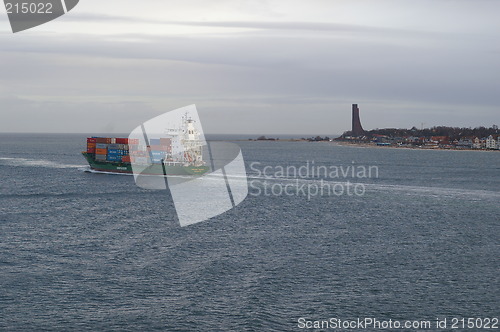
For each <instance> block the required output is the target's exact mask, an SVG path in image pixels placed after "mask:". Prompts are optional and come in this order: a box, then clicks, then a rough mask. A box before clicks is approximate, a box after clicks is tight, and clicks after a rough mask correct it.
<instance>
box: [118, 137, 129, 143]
mask: <svg viewBox="0 0 500 332" xmlns="http://www.w3.org/2000/svg"><path fill="white" fill-rule="evenodd" d="M116 144H128V138H117V139H116Z"/></svg>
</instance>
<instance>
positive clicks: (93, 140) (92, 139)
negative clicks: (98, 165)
mask: <svg viewBox="0 0 500 332" xmlns="http://www.w3.org/2000/svg"><path fill="white" fill-rule="evenodd" d="M95 140H96V138H95V137H88V138H87V143H95Z"/></svg>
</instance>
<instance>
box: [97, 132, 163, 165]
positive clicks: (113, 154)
mask: <svg viewBox="0 0 500 332" xmlns="http://www.w3.org/2000/svg"><path fill="white" fill-rule="evenodd" d="M149 143H150V145H149V146H140V145H139V140H138V139H128V138H112V137H89V138H87V153H89V154H94V155H95V160H98V161H107V162H123V163H130V162H132V161H134V162H137V163H144V164H146V163H148V161H149V159H151V161H152V162H153V163H161V162H162V160H166V159H167V158H168V155H169V154H171V152H172V139H171V138H160V139H151V140H150V142H149Z"/></svg>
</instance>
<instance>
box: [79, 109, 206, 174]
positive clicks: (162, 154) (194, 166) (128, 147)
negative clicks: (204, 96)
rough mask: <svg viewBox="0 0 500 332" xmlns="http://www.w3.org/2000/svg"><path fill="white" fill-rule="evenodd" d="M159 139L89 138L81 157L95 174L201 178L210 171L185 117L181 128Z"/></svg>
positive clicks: (192, 127) (195, 134) (200, 146)
mask: <svg viewBox="0 0 500 332" xmlns="http://www.w3.org/2000/svg"><path fill="white" fill-rule="evenodd" d="M167 131H168V134H163V136H164V137H161V138H147V137H145V138H144V140H140V139H136V138H134V139H130V138H115V137H89V138H87V150H86V151H83V152H82V154H83V156H84V157H85V159H87V162H88V163H89V165H90V168H91V169H92V170H94V171H100V172H111V173H133V168H134V166H137V167H139V168H140V169H141V174H150V175H202V174H204V173H206V172H208V171H209V167H208V166H206V163H205V162H204V161H203V150H202V147H203V143H202V141H200V139H199V136H200V135H199V133H198V131H197V130H196V128H195V126H194V120H192V119H189V118H188V117H187V115H186V116H185V117H184V118H183V124H182V127H181V128H179V129H169V130H167Z"/></svg>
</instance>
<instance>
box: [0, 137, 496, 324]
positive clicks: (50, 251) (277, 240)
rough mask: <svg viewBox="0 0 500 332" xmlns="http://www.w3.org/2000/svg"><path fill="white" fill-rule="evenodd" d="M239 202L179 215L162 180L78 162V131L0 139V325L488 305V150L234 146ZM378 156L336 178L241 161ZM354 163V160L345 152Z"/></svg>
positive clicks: (491, 240) (487, 309)
mask: <svg viewBox="0 0 500 332" xmlns="http://www.w3.org/2000/svg"><path fill="white" fill-rule="evenodd" d="M238 144H239V145H240V146H241V148H242V151H243V154H244V158H245V161H246V164H247V166H248V168H247V171H248V173H249V176H250V178H249V181H250V183H251V184H252V186H253V187H252V188H251V189H250V195H249V196H248V198H247V199H246V200H245V201H244V202H243V203H242V204H241V205H239V206H238V207H236V208H235V209H233V210H231V211H229V212H227V213H225V214H223V215H221V216H218V217H216V218H213V219H211V220H209V221H206V222H202V223H199V224H196V225H192V226H189V227H184V228H181V227H180V226H179V225H178V222H177V219H176V214H175V209H174V206H173V203H172V201H171V199H170V197H169V196H167V194H166V192H164V191H148V190H143V189H140V188H138V187H136V186H135V184H134V180H133V177H131V176H118V175H104V174H92V173H86V172H84V171H83V170H82V169H83V168H84V166H85V163H84V159H83V157H81V156H80V155H79V153H80V151H81V150H82V149H83V148H84V136H83V135H6V134H4V135H0V179H1V182H0V183H1V185H0V330H8V331H43V330H57V331H72V330H75V331H76V330H89V331H114V330H120V331H123V330H129V331H152V330H161V331H272V330H276V331H294V330H299V329H298V327H297V326H298V324H297V320H298V319H299V318H300V317H305V318H307V319H310V320H320V319H329V318H332V317H337V318H340V319H356V318H358V317H360V318H363V317H375V318H378V319H381V320H383V319H393V320H398V319H399V320H417V319H428V320H431V321H435V319H436V318H445V317H448V318H452V317H466V318H467V317H498V316H499V308H500V305H499V298H500V291H499V284H500V283H499V268H500V262H499V259H498V257H500V246H499V244H500V240H499V233H500V232H499V231H500V227H499V224H500V217H499V216H500V153H497V152H473V151H471V152H465V151H417V150H399V149H387V148H354V147H342V146H334V145H332V144H329V143H291V142H238ZM307 161H314V162H315V164H316V165H337V166H348V165H366V166H370V165H371V166H377V167H378V169H379V176H378V177H375V178H367V179H365V178H362V179H359V178H355V179H353V178H351V179H348V180H349V181H351V182H353V183H363V184H364V185H365V189H366V192H365V193H364V194H363V195H362V196H348V195H340V196H332V195H319V196H314V197H309V199H308V197H304V196H302V195H291V196H287V195H280V196H274V195H269V196H265V195H262V194H261V195H256V191H257V189H256V188H259V189H264V188H266V187H267V188H271V187H272V186H279V185H282V186H284V185H286V184H288V183H290V184H291V185H292V186H293V185H297V183H300V184H303V183H305V184H307V185H311V184H312V185H317V184H318V183H320V182H319V181H321V180H325V181H331V182H330V183H337V182H339V183H342V182H344V181H346V179H331V178H328V177H324V176H320V177H310V178H308V179H299V180H300V181H298V180H297V182H295V179H293V178H290V177H286V176H285V177H277V178H276V177H275V178H272V179H266V178H264V176H263V175H262V174H260V176H259V174H258V172H257V171H255V170H252V169H250V164H251V163H252V162H259V163H260V164H258V167H257V166H255V164H254V167H253V168H254V169H255V168H257V169H258V170H260V169H262V168H263V167H265V166H272V167H273V168H272V169H273V170H275V169H276V168H275V167H276V166H280V165H282V166H296V167H300V166H301V165H304V164H305V163H306V162H307ZM353 162H354V163H353Z"/></svg>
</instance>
